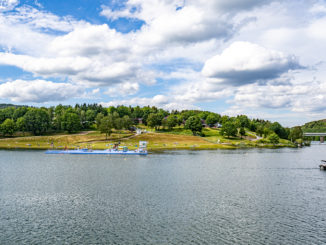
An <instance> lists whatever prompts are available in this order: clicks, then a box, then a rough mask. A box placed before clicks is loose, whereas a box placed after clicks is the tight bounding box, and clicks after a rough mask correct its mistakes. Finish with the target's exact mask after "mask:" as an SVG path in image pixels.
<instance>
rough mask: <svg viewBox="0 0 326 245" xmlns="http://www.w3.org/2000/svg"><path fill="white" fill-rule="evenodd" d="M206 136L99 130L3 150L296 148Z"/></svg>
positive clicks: (9, 141) (19, 141)
mask: <svg viewBox="0 0 326 245" xmlns="http://www.w3.org/2000/svg"><path fill="white" fill-rule="evenodd" d="M203 133H204V134H205V137H199V136H193V135H192V133H191V131H188V130H184V129H178V128H176V129H174V130H171V131H158V132H147V133H144V134H140V135H134V134H133V133H131V132H129V131H122V132H115V133H113V134H112V135H111V136H110V137H109V138H108V139H107V140H106V138H105V135H104V134H100V133H99V132H97V131H91V132H84V133H79V134H61V135H48V136H26V137H13V138H3V139H0V148H1V149H41V150H46V149H65V148H67V149H77V148H90V149H107V148H110V147H112V146H113V144H114V143H117V142H120V143H121V145H125V146H127V147H128V148H129V149H136V148H137V147H138V143H139V141H147V142H148V150H149V151H155V150H169V149H234V148H240V147H273V148H274V147H293V146H294V145H293V144H291V143H290V142H289V141H287V140H281V142H280V144H278V145H272V144H262V143H259V141H257V140H256V136H255V135H253V134H252V133H250V132H248V133H247V136H246V137H244V138H240V137H234V138H225V137H223V136H220V134H219V130H218V129H204V130H203Z"/></svg>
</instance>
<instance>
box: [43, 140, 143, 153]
mask: <svg viewBox="0 0 326 245" xmlns="http://www.w3.org/2000/svg"><path fill="white" fill-rule="evenodd" d="M146 147H147V142H146V141H140V142H139V148H138V149H136V150H128V148H127V147H126V146H118V144H115V146H114V147H113V148H112V149H107V150H92V149H76V150H47V151H46V152H45V154H78V155H82V154H85V155H90V154H94V155H147V149H146Z"/></svg>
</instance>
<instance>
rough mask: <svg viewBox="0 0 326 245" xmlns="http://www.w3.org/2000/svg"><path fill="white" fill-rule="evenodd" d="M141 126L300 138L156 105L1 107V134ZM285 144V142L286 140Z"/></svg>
mask: <svg viewBox="0 0 326 245" xmlns="http://www.w3.org/2000/svg"><path fill="white" fill-rule="evenodd" d="M137 128H139V129H143V130H146V131H149V132H155V133H161V134H173V135H188V136H195V137H202V138H204V139H205V140H206V141H207V142H212V143H223V142H224V143H228V142H231V143H232V142H237V143H239V144H240V143H241V142H242V143H244V142H250V141H255V144H257V143H261V144H272V145H277V144H279V143H280V142H281V143H286V142H288V140H290V141H292V142H295V141H296V140H298V139H300V138H302V130H301V128H292V129H290V128H285V127H283V126H282V125H281V124H280V123H278V122H270V121H267V120H262V119H250V118H248V117H247V116H246V115H238V116H236V117H229V116H226V115H220V114H218V113H214V112H209V111H200V110H183V111H177V110H172V111H166V110H163V109H160V108H157V107H155V106H145V107H139V106H136V107H131V106H123V105H121V106H116V107H114V106H110V107H108V108H104V107H102V106H101V105H98V104H82V105H80V104H76V105H75V106H67V105H57V106H53V107H49V108H46V107H41V108H36V107H27V106H20V107H17V106H7V107H5V108H3V109H0V132H1V133H2V137H13V136H25V135H27V136H33V135H54V134H74V133H77V132H81V131H96V132H98V133H99V134H103V135H105V139H106V140H108V139H109V137H110V136H111V134H112V133H119V132H123V131H128V132H130V133H132V132H133V131H135V129H137ZM286 144H287V143H286Z"/></svg>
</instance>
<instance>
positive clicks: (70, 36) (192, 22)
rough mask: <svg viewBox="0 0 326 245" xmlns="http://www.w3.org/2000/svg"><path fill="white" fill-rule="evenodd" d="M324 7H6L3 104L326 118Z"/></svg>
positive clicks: (198, 1)
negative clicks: (136, 107) (152, 107)
mask: <svg viewBox="0 0 326 245" xmlns="http://www.w3.org/2000/svg"><path fill="white" fill-rule="evenodd" d="M325 61H326V1H324V0H282V1H273V0H269V1H267V0H259V1H258V0H73V1H66V0H56V1H50V0H0V103H14V104H27V105H36V106H41V105H45V106H50V105H57V104H59V103H63V104H75V103H83V102H86V103H102V104H103V105H105V106H109V105H119V104H124V105H140V106H145V105H155V106H158V107H162V108H165V109H202V110H210V111H214V112H218V113H221V114H227V115H237V114H247V115H249V116H250V117H251V118H256V117H259V118H265V119H270V120H272V121H279V122H281V123H282V124H283V125H285V126H293V125H297V124H302V123H304V122H307V121H311V120H314V119H322V118H326V115H325V112H326V81H325V79H326V63H325Z"/></svg>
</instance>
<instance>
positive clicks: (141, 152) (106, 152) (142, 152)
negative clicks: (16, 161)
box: [45, 149, 147, 155]
mask: <svg viewBox="0 0 326 245" xmlns="http://www.w3.org/2000/svg"><path fill="white" fill-rule="evenodd" d="M45 154H88V155H89V154H97V155H147V150H135V151H123V150H122V151H121V150H111V149H108V150H90V149H80V150H47V151H46V152H45Z"/></svg>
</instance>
